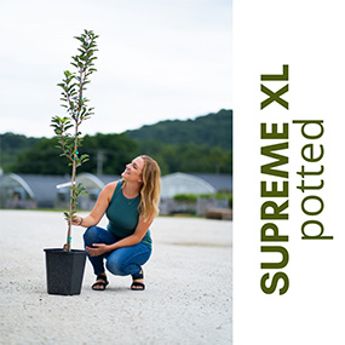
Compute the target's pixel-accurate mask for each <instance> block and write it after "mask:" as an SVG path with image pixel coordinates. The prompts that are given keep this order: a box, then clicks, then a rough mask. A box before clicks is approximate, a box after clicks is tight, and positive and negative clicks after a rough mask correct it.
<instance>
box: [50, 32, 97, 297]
mask: <svg viewBox="0 0 345 345" xmlns="http://www.w3.org/2000/svg"><path fill="white" fill-rule="evenodd" d="M75 38H76V39H77V40H78V41H79V42H80V47H79V48H78V54H77V55H75V56H72V62H71V65H72V66H73V67H74V69H73V70H74V71H72V72H71V71H69V70H66V71H65V72H64V79H63V80H62V82H61V83H59V84H58V86H59V87H60V88H61V89H62V92H61V98H60V100H61V101H62V104H61V106H62V107H63V108H65V109H66V113H67V115H66V116H63V117H60V116H53V117H52V120H51V126H52V127H53V128H54V132H55V135H56V138H57V143H58V147H59V148H60V149H61V154H60V156H63V157H66V159H67V162H68V165H69V166H70V168H71V180H70V182H69V183H68V184H67V185H68V187H69V188H70V200H69V209H68V210H67V211H66V212H64V216H65V219H66V221H67V236H66V243H65V244H64V246H63V248H48V249H44V251H45V253H46V272H47V289H48V293H49V294H59V295H75V294H80V291H81V285H82V280H83V275H84V268H85V261H86V252H85V251H84V250H76V249H71V240H72V236H71V230H72V219H73V217H74V216H75V214H76V212H77V202H78V197H79V196H80V195H81V194H82V193H84V192H85V188H84V187H83V186H82V185H81V184H80V183H77V180H76V177H77V168H78V167H80V166H81V165H82V164H83V163H85V162H86V161H87V160H88V155H87V154H79V149H80V147H81V144H82V137H81V132H80V126H81V124H82V123H83V122H84V121H85V120H87V119H88V118H90V116H91V115H92V114H93V108H92V107H90V106H89V100H88V99H87V98H86V97H85V95H84V93H85V91H86V86H87V84H88V83H90V76H91V74H92V73H93V72H95V71H96V69H95V68H94V60H95V59H97V57H96V56H95V52H96V51H97V50H98V49H97V44H96V39H97V38H98V36H97V35H95V34H94V33H93V31H88V30H84V32H83V33H82V34H81V35H80V36H78V37H75Z"/></svg>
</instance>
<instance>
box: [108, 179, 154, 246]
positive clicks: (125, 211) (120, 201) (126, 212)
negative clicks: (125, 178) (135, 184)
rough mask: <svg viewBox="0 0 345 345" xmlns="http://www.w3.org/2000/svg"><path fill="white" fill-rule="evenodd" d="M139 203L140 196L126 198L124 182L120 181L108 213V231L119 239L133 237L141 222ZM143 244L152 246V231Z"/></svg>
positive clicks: (146, 235)
mask: <svg viewBox="0 0 345 345" xmlns="http://www.w3.org/2000/svg"><path fill="white" fill-rule="evenodd" d="M139 202H140V196H139V195H138V196H137V197H135V198H132V199H128V198H126V197H125V196H124V195H123V193H122V180H120V181H118V182H117V185H116V188H115V191H114V194H113V196H112V198H111V200H110V203H109V206H108V208H107V211H106V215H107V217H108V219H109V224H108V226H107V229H108V231H110V232H111V233H113V234H114V235H115V236H116V237H119V238H124V237H127V236H130V235H132V234H133V233H134V231H135V229H136V227H137V224H138V221H139V210H138V206H139ZM142 242H143V243H146V244H148V245H150V246H151V245H152V240H151V234H150V230H148V231H147V233H146V234H145V237H144V238H143V239H142Z"/></svg>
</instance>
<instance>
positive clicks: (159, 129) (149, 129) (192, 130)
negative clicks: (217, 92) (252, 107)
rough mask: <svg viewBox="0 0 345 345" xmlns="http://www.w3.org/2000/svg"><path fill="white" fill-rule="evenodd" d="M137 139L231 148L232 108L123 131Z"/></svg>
mask: <svg viewBox="0 0 345 345" xmlns="http://www.w3.org/2000/svg"><path fill="white" fill-rule="evenodd" d="M125 134H127V135H128V136H129V137H130V138H131V139H135V140H138V141H147V140H152V139H154V140H157V141H159V142H161V143H165V144H196V145H206V146H208V147H212V146H218V147H222V148H224V149H226V150H231V148H232V110H224V109H222V110H220V111H219V112H218V113H216V114H214V113H211V114H208V115H205V116H200V117H197V118H196V119H194V120H167V121H161V122H158V123H157V124H154V125H150V126H143V127H141V128H139V129H137V130H132V131H127V132H125Z"/></svg>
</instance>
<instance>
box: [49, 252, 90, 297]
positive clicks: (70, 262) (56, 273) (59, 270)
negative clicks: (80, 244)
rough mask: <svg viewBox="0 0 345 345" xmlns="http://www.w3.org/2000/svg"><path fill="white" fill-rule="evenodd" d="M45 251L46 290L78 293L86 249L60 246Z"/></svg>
mask: <svg viewBox="0 0 345 345" xmlns="http://www.w3.org/2000/svg"><path fill="white" fill-rule="evenodd" d="M44 251H45V253H46V271H47V290H48V294H54V295H79V294H80V291H81V285H82V282H83V276H84V269H85V261H86V251H84V250H78V249H72V250H71V251H70V252H65V251H64V250H63V249H61V248H49V249H44Z"/></svg>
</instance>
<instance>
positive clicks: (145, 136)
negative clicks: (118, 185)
mask: <svg viewBox="0 0 345 345" xmlns="http://www.w3.org/2000/svg"><path fill="white" fill-rule="evenodd" d="M84 152H87V153H88V154H89V155H90V160H89V161H88V162H86V163H85V164H84V165H83V166H82V167H81V168H80V169H79V172H90V173H94V174H111V175H114V174H120V173H121V172H122V171H123V168H124V166H125V164H126V163H128V162H129V161H130V160H132V159H133V157H135V156H136V155H139V154H148V155H151V156H152V157H154V158H155V159H156V160H157V161H158V163H159V164H160V167H161V169H162V174H163V175H165V174H168V173H172V172H176V171H180V172H205V173H232V111H231V110H224V109H222V110H221V111H219V112H218V113H216V114H208V115H206V116H200V117H198V118H196V119H194V120H186V121H182V120H173V121H170V120H169V121H161V122H158V123H157V124H154V125H151V126H143V127H141V128H140V129H138V130H133V131H126V132H124V133H122V134H100V133H98V134H96V135H92V136H90V135H86V136H85V137H84V139H83V146H82V150H81V152H80V154H83V153H84ZM58 155H59V150H58V148H57V147H56V139H53V138H52V139H49V138H28V137H25V136H23V135H17V134H13V133H5V134H0V167H2V168H3V170H4V171H5V172H15V173H27V174H54V175H61V174H67V173H68V172H69V171H68V169H67V168H66V166H65V164H64V160H63V158H62V157H61V158H57V157H58Z"/></svg>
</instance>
